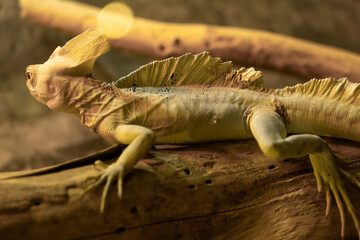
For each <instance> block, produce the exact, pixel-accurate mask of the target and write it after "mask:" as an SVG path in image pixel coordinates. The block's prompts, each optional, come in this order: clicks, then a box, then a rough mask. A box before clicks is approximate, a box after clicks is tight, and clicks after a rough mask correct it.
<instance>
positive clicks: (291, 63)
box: [19, 0, 360, 82]
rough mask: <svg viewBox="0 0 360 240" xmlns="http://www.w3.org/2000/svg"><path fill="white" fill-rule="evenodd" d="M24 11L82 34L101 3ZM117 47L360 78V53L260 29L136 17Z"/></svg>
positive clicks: (27, 5)
mask: <svg viewBox="0 0 360 240" xmlns="http://www.w3.org/2000/svg"><path fill="white" fill-rule="evenodd" d="M19 1H20V7H21V15H22V17H23V18H25V19H28V20H30V21H32V22H34V23H37V24H40V25H42V26H45V27H48V28H52V29H57V30H61V31H63V32H65V33H67V34H70V35H77V34H79V33H81V32H83V31H85V30H86V29H88V28H92V27H96V22H97V16H98V13H99V11H100V9H99V8H96V7H93V6H90V5H85V4H80V3H77V2H70V1H59V0H52V1H42V0H19ZM111 42H112V45H113V47H114V48H117V49H122V50H126V51H131V52H135V53H140V54H143V55H146V56H150V57H152V58H157V59H163V58H166V57H169V56H179V55H182V54H184V53H187V52H192V53H199V52H202V51H209V52H210V53H211V55H213V56H218V57H221V58H222V59H224V60H232V61H234V62H237V63H239V64H247V65H255V66H262V67H269V68H273V69H276V70H280V71H286V72H291V73H294V74H297V75H300V76H305V77H309V78H313V77H315V78H325V77H336V78H341V77H348V78H349V80H351V81H353V82H360V68H359V66H360V56H359V55H358V54H356V53H351V52H348V51H345V50H342V49H338V48H334V47H329V46H325V45H321V44H317V43H313V42H309V41H304V40H300V39H296V38H293V37H288V36H284V35H280V34H274V33H269V32H266V31H260V30H251V29H244V28H235V27H221V26H209V25H204V24H176V23H166V22H158V21H152V20H147V19H142V18H135V21H134V24H133V27H132V28H131V30H130V32H129V33H128V34H127V35H126V36H125V37H123V38H119V39H115V40H112V41H111Z"/></svg>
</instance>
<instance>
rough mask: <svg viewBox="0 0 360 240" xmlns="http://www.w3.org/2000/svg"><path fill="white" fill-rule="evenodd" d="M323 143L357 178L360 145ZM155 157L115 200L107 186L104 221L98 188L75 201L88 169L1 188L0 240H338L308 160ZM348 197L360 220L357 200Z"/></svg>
mask: <svg viewBox="0 0 360 240" xmlns="http://www.w3.org/2000/svg"><path fill="white" fill-rule="evenodd" d="M329 141H331V147H332V148H333V149H334V150H336V151H337V152H340V153H342V154H344V155H346V156H347V157H348V158H349V160H347V164H346V165H344V166H343V167H346V166H348V167H350V166H351V169H350V170H349V171H350V172H351V173H352V174H356V173H358V172H359V168H360V163H359V156H360V155H359V154H360V150H359V149H360V148H359V147H360V144H358V143H353V142H349V141H339V140H331V139H330V140H329ZM162 148H163V149H157V150H155V151H153V152H151V156H149V157H147V158H146V159H144V160H142V161H141V162H139V163H138V165H137V169H136V170H134V171H133V172H132V173H131V174H130V175H129V176H128V177H127V178H126V181H125V186H124V196H123V199H122V200H119V199H118V198H117V195H116V187H115V186H112V188H111V191H110V193H109V196H108V199H107V205H106V209H105V213H104V214H103V215H101V214H100V213H99V204H100V196H101V191H102V188H99V189H97V190H95V191H92V192H90V193H88V194H86V195H85V196H84V197H83V198H81V197H80V194H81V190H82V187H84V186H85V185H86V184H87V182H88V181H85V179H86V178H88V177H90V176H94V175H95V174H96V173H97V171H96V170H95V169H94V168H93V166H90V165H89V166H83V167H77V168H73V169H68V170H63V171H61V172H56V173H51V174H44V175H40V176H32V177H24V178H18V179H9V180H0V236H1V239H197V240H198V239H207V240H208V239H339V238H340V217H339V214H338V210H337V207H336V206H335V203H333V206H332V210H331V212H330V215H329V217H325V206H326V203H325V196H324V195H325V194H324V193H322V194H319V193H318V192H317V190H316V182H315V178H314V176H313V173H312V168H311V165H310V163H309V161H308V160H307V159H284V160H275V159H269V158H267V157H265V156H264V155H263V154H262V153H261V152H260V151H259V148H258V146H257V144H256V142H255V141H238V142H223V143H212V144H203V145H194V146H191V147H180V148H166V147H165V148H164V147H162ZM141 169H151V171H152V173H150V172H148V171H143V170H141ZM154 173H155V174H154ZM6 176H8V174H7V173H2V174H0V179H1V178H4V177H6ZM346 188H347V190H348V192H349V195H350V198H351V200H352V202H353V203H354V205H355V208H356V211H357V214H358V215H359V214H360V207H359V203H360V191H359V189H357V188H355V187H354V186H353V185H351V184H346ZM348 215H349V214H348V213H347V222H346V231H345V234H346V237H347V238H349V239H355V238H356V237H357V233H356V230H355V228H354V226H353V223H352V220H351V218H350V217H349V216H348Z"/></svg>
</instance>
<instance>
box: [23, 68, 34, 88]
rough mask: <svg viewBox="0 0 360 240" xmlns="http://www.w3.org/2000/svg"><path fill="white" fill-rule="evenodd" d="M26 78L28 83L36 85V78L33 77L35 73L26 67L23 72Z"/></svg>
mask: <svg viewBox="0 0 360 240" xmlns="http://www.w3.org/2000/svg"><path fill="white" fill-rule="evenodd" d="M25 76H26V79H27V80H28V81H29V83H30V84H31V85H32V86H36V78H35V73H34V71H33V70H32V69H26V73H25Z"/></svg>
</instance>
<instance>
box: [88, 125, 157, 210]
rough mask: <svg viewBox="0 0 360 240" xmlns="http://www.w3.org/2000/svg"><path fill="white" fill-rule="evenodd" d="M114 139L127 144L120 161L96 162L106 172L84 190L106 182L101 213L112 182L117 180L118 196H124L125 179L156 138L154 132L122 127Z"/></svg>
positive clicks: (129, 126) (134, 126)
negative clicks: (123, 184)
mask: <svg viewBox="0 0 360 240" xmlns="http://www.w3.org/2000/svg"><path fill="white" fill-rule="evenodd" d="M112 135H113V138H114V139H115V140H116V141H117V142H118V143H121V144H127V145H128V146H127V147H126V148H125V149H124V151H123V152H122V154H121V155H120V157H119V158H118V160H117V161H116V162H115V163H113V164H111V165H109V166H108V165H107V164H105V163H103V162H101V161H97V162H95V164H96V165H100V166H103V168H104V170H103V171H102V172H100V173H99V175H98V176H97V180H96V181H95V182H94V183H92V184H90V185H89V186H87V187H86V188H85V189H84V192H83V194H84V193H86V192H88V191H89V190H91V189H93V188H95V187H97V186H99V185H100V184H101V183H103V182H105V181H106V184H105V187H104V190H103V194H102V196H101V204H100V212H101V213H103V212H104V209H105V199H106V196H107V193H108V191H109V187H110V184H111V182H112V181H114V180H117V186H118V196H119V198H121V196H122V182H123V178H124V177H125V175H126V174H127V173H129V172H130V171H131V170H132V169H133V167H134V166H135V164H136V163H137V162H138V161H139V160H140V159H141V158H142V157H143V156H144V155H145V154H146V153H147V152H148V151H149V150H150V148H151V147H152V146H153V144H154V141H155V137H154V133H153V131H152V130H150V129H148V128H145V127H142V126H138V125H120V126H118V127H116V128H115V130H114V131H113V133H112Z"/></svg>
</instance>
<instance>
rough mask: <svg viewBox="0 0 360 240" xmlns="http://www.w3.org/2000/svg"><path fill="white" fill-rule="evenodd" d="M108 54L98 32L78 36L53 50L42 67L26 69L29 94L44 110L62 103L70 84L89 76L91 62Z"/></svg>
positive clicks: (92, 63)
mask: <svg viewBox="0 0 360 240" xmlns="http://www.w3.org/2000/svg"><path fill="white" fill-rule="evenodd" d="M109 50H110V43H109V41H108V40H107V38H106V37H105V35H104V33H103V32H102V30H100V29H97V28H93V29H89V30H87V31H85V32H83V33H81V34H80V35H78V36H76V37H75V38H73V39H71V40H70V41H68V42H67V43H66V44H65V45H64V46H63V47H57V48H56V49H55V51H54V52H53V53H52V54H51V56H50V58H49V59H48V60H47V61H46V62H44V63H43V64H37V65H30V66H28V67H27V68H26V73H25V75H26V79H27V83H26V85H27V87H28V89H29V90H30V94H31V95H32V96H33V97H34V98H35V99H36V100H38V101H39V102H41V103H43V104H46V105H48V106H49V105H53V104H54V102H56V100H57V101H60V100H62V99H61V96H64V93H65V92H66V91H69V90H70V89H69V88H70V86H71V85H70V82H71V81H80V80H81V79H82V78H87V77H89V76H91V75H92V70H93V66H94V62H95V60H96V59H97V58H98V57H99V56H101V55H102V54H104V53H106V52H107V51H109ZM49 107H50V106H49Z"/></svg>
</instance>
